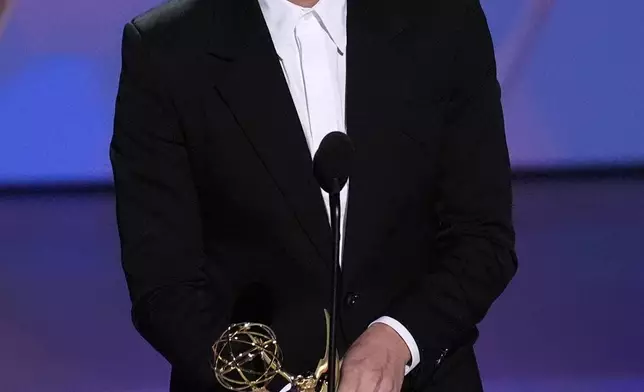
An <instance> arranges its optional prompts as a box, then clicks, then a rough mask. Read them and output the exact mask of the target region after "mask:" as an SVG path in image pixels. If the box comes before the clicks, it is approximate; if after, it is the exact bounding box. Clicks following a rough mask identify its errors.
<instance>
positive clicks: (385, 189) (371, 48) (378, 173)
mask: <svg viewBox="0 0 644 392" xmlns="http://www.w3.org/2000/svg"><path fill="white" fill-rule="evenodd" d="M383 3H385V2H381V1H378V0H348V4H347V6H348V9H347V90H346V123H347V133H348V134H349V136H350V137H351V139H352V140H353V142H354V144H355V146H356V158H355V162H354V169H353V173H352V176H351V179H350V188H349V203H348V206H349V207H348V211H347V214H348V215H347V223H346V242H345V248H344V262H343V271H344V274H345V276H347V277H346V278H345V279H344V281H345V283H349V284H350V283H351V277H357V276H359V271H360V269H361V266H362V263H364V262H365V261H366V260H368V259H369V256H370V252H373V251H374V250H375V249H376V247H377V245H378V244H377V242H378V238H382V235H383V233H384V231H386V230H387V227H388V225H387V223H388V222H387V212H388V210H387V207H389V204H390V203H389V202H390V200H391V197H392V193H393V192H395V190H392V189H391V186H392V185H393V184H394V183H395V182H394V181H395V178H396V176H397V173H395V172H393V171H395V166H394V165H392V163H394V162H395V161H396V157H395V156H393V154H394V152H393V148H392V145H393V143H392V141H394V142H395V139H392V137H397V135H395V132H398V131H397V130H396V127H397V126H398V125H399V124H398V122H399V120H400V116H402V111H401V110H400V106H401V105H402V104H403V96H404V94H405V89H406V86H405V84H404V83H403V81H404V80H405V78H404V77H401V76H402V75H404V69H402V62H403V61H402V59H401V58H400V56H399V55H398V53H397V52H396V37H398V36H399V35H400V33H401V32H402V31H403V30H404V29H405V21H404V20H403V19H402V18H401V17H400V13H399V10H397V9H396V4H397V2H395V1H388V2H386V4H383Z"/></svg>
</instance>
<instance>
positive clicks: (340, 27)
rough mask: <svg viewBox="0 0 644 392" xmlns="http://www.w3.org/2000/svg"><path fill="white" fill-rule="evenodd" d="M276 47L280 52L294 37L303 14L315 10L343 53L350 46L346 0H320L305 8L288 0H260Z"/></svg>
mask: <svg viewBox="0 0 644 392" xmlns="http://www.w3.org/2000/svg"><path fill="white" fill-rule="evenodd" d="M259 5H260V8H261V10H262V13H263V14H264V19H265V20H266V25H267V26H268V30H269V32H270V34H271V38H272V39H273V43H274V45H275V49H276V50H277V52H278V55H280V56H281V54H280V53H281V51H282V50H283V49H284V48H285V47H288V46H290V45H291V43H292V41H293V40H294V34H295V26H296V24H297V22H298V21H299V19H300V18H301V17H302V15H304V14H306V13H307V12H315V14H316V17H317V18H318V20H319V21H320V22H321V25H322V26H323V27H324V29H325V30H326V31H327V33H328V34H329V36H330V37H331V40H332V41H333V42H334V43H335V45H336V46H337V47H338V50H340V52H342V53H345V51H346V47H347V32H346V31H347V30H346V20H347V2H346V0H320V1H319V2H318V3H317V4H316V5H315V6H313V8H303V7H300V6H298V5H295V4H293V3H291V2H290V1H288V0H259Z"/></svg>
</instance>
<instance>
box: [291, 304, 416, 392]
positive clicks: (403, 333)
mask: <svg viewBox="0 0 644 392" xmlns="http://www.w3.org/2000/svg"><path fill="white" fill-rule="evenodd" d="M376 323H381V324H386V325H388V326H390V327H391V328H393V330H394V331H396V333H398V335H400V337H401V338H402V340H404V341H405V343H406V344H407V348H409V352H410V353H411V364H410V365H406V366H405V375H407V374H409V372H411V371H412V370H414V368H415V367H416V366H418V364H419V363H420V350H419V349H418V345H417V344H416V340H414V337H413V336H411V333H409V331H408V330H407V328H405V326H404V325H402V324H401V323H400V322H399V321H398V320H396V319H393V318H391V317H387V316H384V317H380V318H379V319H378V320H376V321H374V322H373V323H371V324H369V326H372V325H374V324H376ZM284 392H286V391H284Z"/></svg>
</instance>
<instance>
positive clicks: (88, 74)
mask: <svg viewBox="0 0 644 392" xmlns="http://www.w3.org/2000/svg"><path fill="white" fill-rule="evenodd" d="M213 1H214V0H213ZM156 3H158V1H156V0H109V1H108V0H50V1H43V0H0V8H1V9H3V13H4V15H2V16H0V29H1V30H3V31H2V32H0V34H2V37H1V38H0V136H1V142H0V184H16V183H23V184H24V183H42V182H56V181H106V180H108V181H109V179H110V167H109V163H108V143H109V139H110V133H111V127H112V114H113V106H114V103H113V102H114V96H115V93H116V86H117V79H118V70H119V65H120V64H119V62H120V58H119V57H120V56H119V47H120V38H121V28H122V25H123V24H124V23H125V22H126V21H127V20H128V19H130V17H132V16H133V15H135V14H137V13H139V12H141V11H143V10H145V9H147V8H149V7H152V6H154V5H155V4H156ZM484 7H485V9H486V11H487V13H488V17H489V20H490V25H491V27H492V30H493V35H494V39H495V44H496V46H497V51H498V53H497V55H498V60H499V68H500V71H499V73H500V75H499V76H500V79H501V81H502V84H503V87H504V101H505V108H506V117H507V125H508V139H509V144H510V148H511V152H512V161H513V163H514V165H515V167H516V168H522V167H523V168H525V167H531V168H534V167H546V168H547V167H556V166H562V165H565V166H570V165H585V164H615V163H619V164H622V163H629V162H631V163H632V162H642V161H644V76H643V75H644V71H643V70H644V49H643V48H644V46H643V45H644V44H643V43H642V38H643V37H644V24H643V23H641V17H642V15H644V2H642V1H640V0H618V1H614V2H600V1H582V0H572V1H571V0H560V1H553V0H487V1H484Z"/></svg>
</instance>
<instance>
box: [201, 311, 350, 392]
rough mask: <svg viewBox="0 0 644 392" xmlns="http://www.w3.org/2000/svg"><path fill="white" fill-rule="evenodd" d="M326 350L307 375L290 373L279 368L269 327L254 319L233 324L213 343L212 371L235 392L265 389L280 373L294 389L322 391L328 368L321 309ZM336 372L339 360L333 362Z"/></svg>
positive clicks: (279, 355)
mask: <svg viewBox="0 0 644 392" xmlns="http://www.w3.org/2000/svg"><path fill="white" fill-rule="evenodd" d="M324 316H325V320H326V339H327V345H326V347H327V350H326V352H325V354H324V357H323V358H322V359H321V360H320V361H319V362H318V366H317V368H316V369H315V371H313V372H312V373H310V374H307V375H291V374H289V373H287V372H286V371H285V370H284V369H282V351H281V349H280V347H279V345H278V343H277V337H276V336H275V333H274V332H273V330H271V329H270V327H268V326H266V325H264V324H257V323H240V324H233V325H231V326H230V327H228V329H226V331H225V332H224V333H223V334H222V335H221V337H220V338H219V339H218V340H217V341H216V342H215V343H214V344H213V346H212V351H213V354H214V361H213V371H214V373H215V377H216V378H217V381H218V382H219V383H220V384H221V385H222V386H223V387H225V388H226V389H228V390H231V391H235V392H256V391H257V392H259V391H267V389H266V387H267V386H268V384H269V383H270V382H271V381H272V380H273V379H274V378H275V377H276V376H281V377H283V378H284V379H285V380H286V381H288V382H289V383H290V384H291V388H292V389H293V388H295V391H297V392H326V390H327V386H328V385H327V380H326V377H325V375H326V373H327V370H328V368H329V352H328V347H329V344H328V343H329V335H330V317H329V313H328V312H327V311H326V310H325V311H324ZM336 369H337V371H336V374H337V373H338V372H339V369H340V363H339V362H337V363H336Z"/></svg>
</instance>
